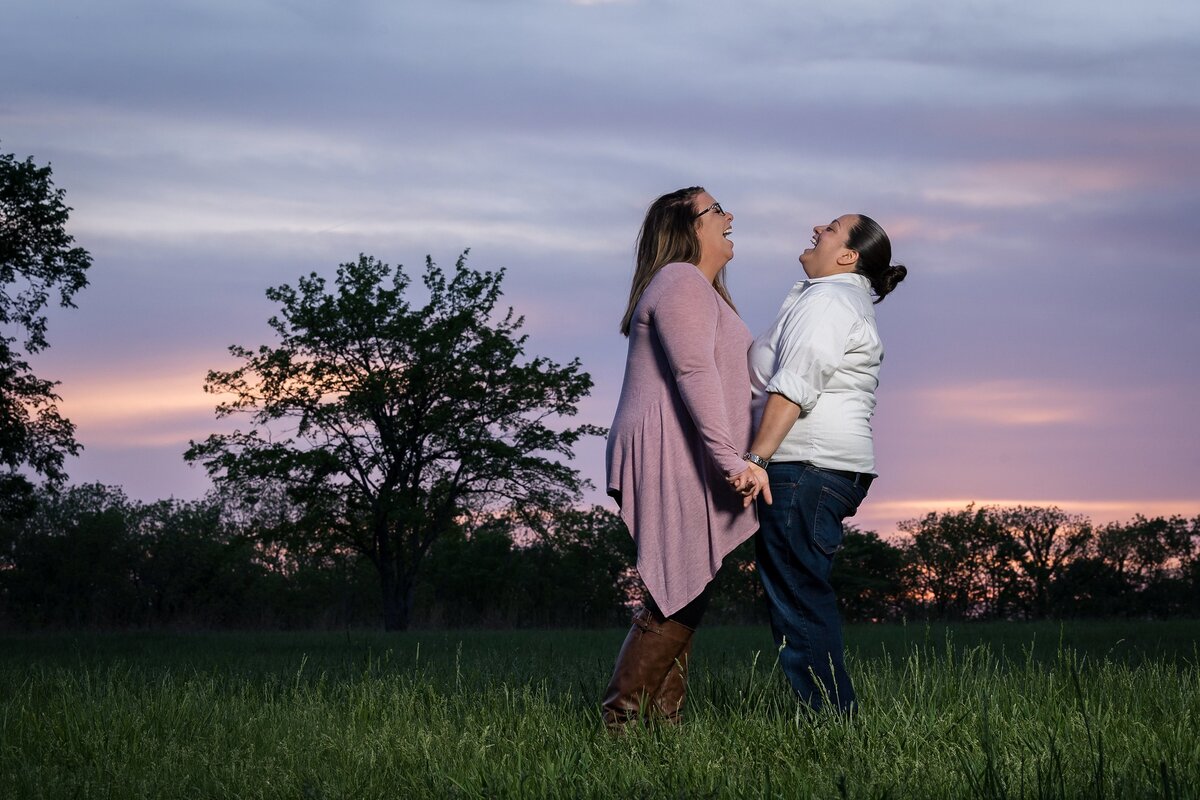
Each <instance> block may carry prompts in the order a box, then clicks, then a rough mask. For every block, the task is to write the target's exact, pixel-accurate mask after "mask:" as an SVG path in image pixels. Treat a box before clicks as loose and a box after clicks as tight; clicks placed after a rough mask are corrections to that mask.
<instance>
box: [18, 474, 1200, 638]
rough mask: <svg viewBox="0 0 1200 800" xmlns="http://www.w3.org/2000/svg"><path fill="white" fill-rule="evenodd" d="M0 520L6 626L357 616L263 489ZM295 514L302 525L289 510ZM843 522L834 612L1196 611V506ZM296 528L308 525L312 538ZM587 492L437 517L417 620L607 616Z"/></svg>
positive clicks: (361, 561) (1026, 510)
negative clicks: (1101, 520)
mask: <svg viewBox="0 0 1200 800" xmlns="http://www.w3.org/2000/svg"><path fill="white" fill-rule="evenodd" d="M34 501H35V503H36V505H35V508H34V509H33V510H32V513H29V514H28V515H25V516H24V518H23V519H19V520H16V521H11V520H8V521H0V625H3V626H5V627H8V628H17V629H37V628H64V627H66V628H76V627H88V628H97V627H99V628H108V627H119V628H128V627H186V628H291V629H296V628H339V627H343V626H355V627H361V626H372V627H373V626H377V625H378V624H379V621H380V619H381V614H382V610H381V600H380V591H379V573H378V570H377V569H375V568H374V566H373V565H372V564H370V563H369V562H368V561H367V560H366V559H365V558H364V557H362V556H361V555H357V554H355V553H351V552H346V551H339V550H338V549H337V548H333V547H322V546H321V545H320V541H321V537H320V531H319V530H313V529H311V523H307V522H305V521H304V517H303V516H302V515H296V514H292V513H289V510H288V509H287V508H285V507H281V506H280V503H278V502H276V503H273V504H270V503H266V504H263V505H262V506H260V507H259V508H257V509H256V510H255V511H254V513H248V512H247V511H246V510H245V508H244V507H243V506H240V505H236V504H232V503H229V502H226V501H223V500H222V499H221V498H219V497H216V496H214V497H210V498H207V499H205V500H201V501H195V502H183V501H178V500H164V501H159V502H154V503H141V502H136V501H132V500H130V499H129V498H127V497H126V496H125V495H124V494H123V492H121V491H120V490H119V489H115V488H112V487H106V486H102V485H85V486H77V487H71V488H67V489H64V490H62V491H60V492H52V491H48V490H41V491H40V492H39V494H38V495H37V496H36V498H34ZM305 526H309V529H308V530H301V528H303V527H305ZM900 528H901V532H902V535H901V536H899V537H896V539H895V540H893V541H889V540H887V539H884V538H882V537H880V536H879V535H877V534H876V533H874V532H871V531H861V530H857V529H855V528H853V527H848V530H847V535H846V541H845V547H844V549H843V550H842V552H841V553H840V554H839V559H838V563H837V568H836V570H835V574H834V581H835V583H836V585H837V587H838V590H839V593H840V596H841V600H842V609H843V614H844V615H845V617H846V619H847V620H850V621H874V620H898V619H910V620H915V619H942V620H963V619H1045V618H1070V617H1108V616H1124V617H1166V616H1174V615H1197V614H1200V517H1197V518H1195V519H1191V520H1188V519H1185V518H1182V517H1170V518H1163V517H1155V518H1149V519H1148V518H1144V517H1141V516H1138V517H1135V518H1134V519H1133V520H1131V521H1129V522H1127V523H1124V524H1117V523H1111V524H1107V525H1103V526H1095V525H1093V524H1092V523H1091V522H1090V521H1088V520H1087V519H1086V518H1084V517H1081V516H1078V515H1072V514H1067V513H1065V512H1063V511H1061V510H1059V509H1057V508H1043V507H1013V508H997V507H975V506H968V507H967V508H965V509H963V510H960V511H947V512H944V513H932V514H928V515H927V516H925V517H922V518H919V519H913V520H908V521H906V522H903V523H901V525H900ZM314 543H315V544H314ZM632 562H633V547H632V543H631V542H630V539H629V536H628V534H627V533H626V531H625V528H624V526H623V525H622V523H621V522H620V520H619V518H617V516H616V515H615V514H613V513H611V512H609V511H608V510H606V509H603V508H601V507H598V506H597V507H593V508H591V509H587V510H575V509H565V510H563V511H561V512H559V513H557V514H555V515H554V517H553V519H550V520H547V522H546V524H545V526H543V529H542V530H541V531H540V532H537V533H535V532H532V531H530V530H529V529H528V528H526V527H523V526H518V525H516V524H515V523H513V522H511V521H509V520H508V519H495V520H491V521H489V522H487V523H485V524H482V525H476V526H475V527H473V528H470V529H455V530H450V531H446V532H445V533H444V534H443V535H442V536H440V537H439V538H438V539H437V540H436V541H435V542H434V543H433V545H432V547H431V549H430V551H429V553H428V557H427V559H426V560H425V562H424V564H423V566H422V570H421V573H420V578H419V581H418V584H417V590H416V593H415V598H414V600H415V602H414V616H413V620H412V621H413V624H414V625H416V626H421V627H439V626H445V627H464V626H491V627H531V626H572V627H593V626H612V625H622V624H625V623H626V622H627V620H628V615H629V606H630V604H631V603H633V602H636V600H637V597H638V595H639V591H640V587H639V585H638V581H637V578H636V574H635V572H634V571H633V569H632ZM764 614H765V608H764V605H763V598H762V591H761V588H760V586H759V583H758V579H757V576H756V575H755V573H754V550H753V542H752V541H751V542H747V543H746V544H745V545H743V546H742V547H741V548H739V549H738V550H737V551H735V552H734V553H733V554H732V556H731V557H730V558H729V559H727V561H726V564H725V567H724V569H723V570H722V572H721V575H720V576H719V577H718V583H717V588H716V591H715V594H714V598H713V603H712V610H711V612H710V620H711V621H713V622H718V621H724V622H750V621H760V620H762V619H765V616H764Z"/></svg>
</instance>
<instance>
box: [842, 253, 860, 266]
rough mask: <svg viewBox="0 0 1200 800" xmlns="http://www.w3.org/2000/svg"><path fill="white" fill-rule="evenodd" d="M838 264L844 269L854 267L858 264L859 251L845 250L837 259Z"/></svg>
mask: <svg viewBox="0 0 1200 800" xmlns="http://www.w3.org/2000/svg"><path fill="white" fill-rule="evenodd" d="M837 263H838V264H840V265H841V266H843V267H850V266H854V265H855V264H857V263H858V251H857V250H843V251H842V252H841V254H839V255H838V257H837Z"/></svg>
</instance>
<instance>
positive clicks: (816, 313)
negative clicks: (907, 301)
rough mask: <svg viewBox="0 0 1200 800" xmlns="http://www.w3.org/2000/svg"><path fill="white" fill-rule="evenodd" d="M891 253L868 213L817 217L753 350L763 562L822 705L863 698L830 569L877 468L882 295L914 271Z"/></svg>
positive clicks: (791, 644) (790, 655)
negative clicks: (874, 421)
mask: <svg viewBox="0 0 1200 800" xmlns="http://www.w3.org/2000/svg"><path fill="white" fill-rule="evenodd" d="M891 257H892V246H891V243H890V242H889V241H888V237H887V234H886V233H884V231H883V229H882V228H881V227H880V226H879V225H878V223H876V222H875V221H874V220H872V219H871V218H870V217H867V216H864V215H862V214H844V215H842V216H840V217H838V218H837V219H835V220H834V221H833V222H831V223H829V224H828V225H818V226H817V227H815V228H814V229H813V237H812V247H809V248H808V249H806V250H805V251H804V252H803V253H802V254H801V255H800V263H801V264H802V265H803V267H804V272H805V274H806V275H807V276H808V277H807V280H803V281H800V282H799V283H797V284H796V285H795V286H794V287H793V288H792V290H791V292H789V293H788V296H787V299H786V300H784V303H783V307H782V308H781V309H780V310H779V316H778V317H777V319H776V320H775V324H774V325H772V326H771V327H770V329H769V330H767V331H766V332H765V333H764V334H763V335H762V336H760V337H758V339H756V340H755V342H754V344H753V345H752V346H751V348H750V378H751V386H752V389H753V393H754V417H755V422H756V426H757V433H756V434H755V438H754V443H753V445H752V446H751V449H750V452H748V453H746V455H745V459H746V460H747V461H749V462H751V463H754V464H757V465H759V466H762V467H766V468H767V472H768V474H769V475H770V491H769V493H768V492H766V491H764V493H763V494H764V497H763V498H762V499H760V501H759V508H758V512H759V523H760V528H759V534H758V538H757V549H758V572H759V576H760V577H761V579H762V582H763V587H764V588H765V589H766V593H767V597H768V599H769V600H770V605H771V630H772V632H773V634H774V636H775V644H776V646H778V647H780V648H781V649H780V654H779V659H780V666H781V667H782V669H783V672H784V674H785V675H787V677H788V680H789V681H791V684H792V687H793V688H794V689H795V690H796V693H797V695H798V696H799V697H800V699H801V700H803V701H804V702H806V703H807V704H808V705H809V706H810V707H812V708H813V709H814V710H820V709H822V708H827V707H828V708H832V709H834V710H836V711H840V712H849V711H851V710H852V709H854V708H855V706H856V702H855V697H854V688H853V685H852V684H851V682H850V677H849V675H848V674H847V673H846V667H845V663H844V661H843V657H842V624H841V619H840V617H839V616H838V609H837V598H836V597H835V596H834V593H833V588H832V587H831V586H830V584H829V575H830V572H831V571H832V569H833V558H834V554H835V553H837V551H838V550H840V549H841V546H842V538H843V530H842V521H843V520H844V519H845V518H846V517H851V516H853V515H854V513H855V512H856V511H857V510H858V506H859V504H860V503H861V502H862V501H863V498H865V497H866V495H867V489H868V488H869V487H870V486H871V481H872V480H874V478H875V454H874V449H873V446H872V440H871V424H870V420H871V415H872V413H873V412H874V408H875V388H876V387H877V386H878V384H879V365H880V362H881V361H882V360H883V345H882V344H881V342H880V340H879V333H878V332H877V331H876V328H875V309H874V303H878V302H880V301H881V300H883V298H884V297H885V296H886V295H887V294H888V293H889V292H891V291H892V289H894V288H895V287H896V284H897V283H899V282H900V281H902V280H903V279H904V276H905V275H906V274H907V270H906V269H905V267H903V266H893V265H892V264H891ZM872 295H873V296H874V303H873V302H872ZM734 486H735V488H737V489H739V490H742V491H743V493H744V494H746V495H747V496H751V495H755V494H757V493H756V492H755V491H754V490H753V489H750V488H746V489H744V490H743V487H741V486H739V485H738V484H737V482H736V481H735V482H734Z"/></svg>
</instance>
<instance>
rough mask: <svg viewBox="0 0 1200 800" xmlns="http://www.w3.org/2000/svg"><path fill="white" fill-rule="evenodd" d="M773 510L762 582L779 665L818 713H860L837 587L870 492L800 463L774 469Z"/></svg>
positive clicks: (767, 517) (766, 521) (761, 533)
mask: <svg viewBox="0 0 1200 800" xmlns="http://www.w3.org/2000/svg"><path fill="white" fill-rule="evenodd" d="M767 474H768V475H769V476H770V479H771V495H772V497H773V499H774V504H773V505H767V504H766V503H764V502H763V501H762V498H761V497H760V498H759V502H758V519H759V530H758V536H757V538H756V546H757V551H758V575H759V577H760V578H761V579H762V584H763V588H764V589H765V590H766V592H767V599H768V600H769V601H770V604H771V632H772V633H773V634H774V635H775V645H776V647H780V648H782V649H781V650H780V653H779V664H780V667H781V668H782V669H783V673H784V675H786V676H787V678H788V680H789V681H791V684H792V688H794V689H795V690H796V694H797V695H798V696H799V697H800V699H801V700H803V701H804V702H806V703H807V704H808V705H809V706H810V707H811V708H813V709H814V710H818V711H819V710H821V709H823V708H826V707H830V708H832V709H834V710H837V711H841V712H848V711H850V710H851V709H853V708H855V697H854V686H853V685H852V684H851V683H850V676H849V675H848V674H847V673H846V665H845V661H844V659H843V656H842V649H843V646H842V621H841V618H840V617H839V615H838V607H837V598H836V597H835V596H834V593H833V587H832V586H831V585H830V584H829V575H830V573H831V572H832V571H833V557H834V554H835V553H837V551H838V550H840V549H841V547H842V539H843V536H844V534H843V530H842V520H844V519H845V518H846V517H852V516H854V513H855V512H856V511H857V510H858V506H859V504H860V503H861V502H862V501H863V498H865V497H866V496H867V491H866V488H865V487H863V486H861V485H856V484H855V482H854V481H852V480H849V479H847V478H845V477H842V476H841V475H836V474H834V473H831V472H827V471H825V470H822V469H819V468H817V467H813V466H810V465H808V464H802V463H796V462H790V463H789V462H783V463H777V464H771V465H770V466H769V467H768V468H767Z"/></svg>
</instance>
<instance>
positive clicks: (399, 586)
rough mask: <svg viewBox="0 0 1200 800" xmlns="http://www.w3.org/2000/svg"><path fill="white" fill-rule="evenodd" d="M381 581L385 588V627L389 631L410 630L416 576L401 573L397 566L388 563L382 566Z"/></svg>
mask: <svg viewBox="0 0 1200 800" xmlns="http://www.w3.org/2000/svg"><path fill="white" fill-rule="evenodd" d="M379 583H380V586H381V587H382V589H383V629H384V630H385V631H388V632H393V631H406V630H408V624H409V622H410V621H411V619H412V606H413V595H414V590H415V589H416V577H415V576H413V575H402V574H399V573H398V570H397V569H396V568H395V566H393V565H387V566H383V567H381V568H380V571H379Z"/></svg>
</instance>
